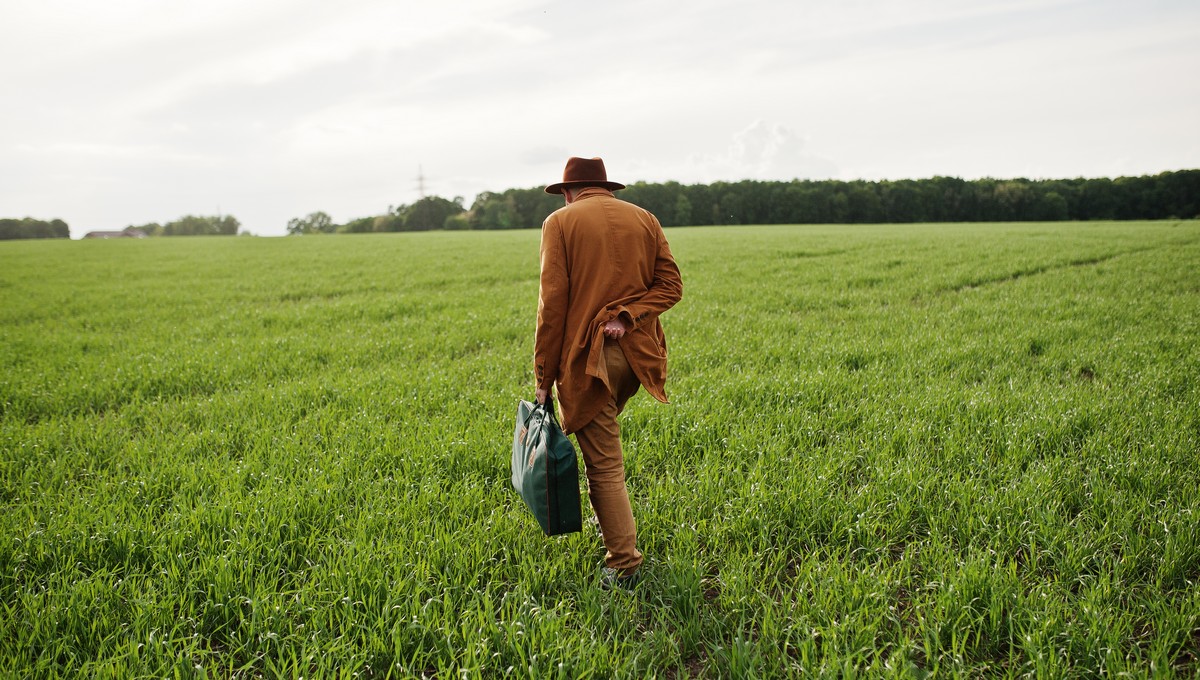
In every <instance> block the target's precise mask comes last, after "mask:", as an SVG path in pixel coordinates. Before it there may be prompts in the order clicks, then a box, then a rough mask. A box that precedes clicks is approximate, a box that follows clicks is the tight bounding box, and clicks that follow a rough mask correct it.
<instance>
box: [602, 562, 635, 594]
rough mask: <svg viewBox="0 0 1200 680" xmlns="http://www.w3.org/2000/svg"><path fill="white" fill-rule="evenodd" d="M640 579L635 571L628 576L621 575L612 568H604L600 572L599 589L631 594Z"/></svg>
mask: <svg viewBox="0 0 1200 680" xmlns="http://www.w3.org/2000/svg"><path fill="white" fill-rule="evenodd" d="M640 578H641V577H640V576H639V574H638V573H637V572H636V571H634V572H632V573H629V574H622V573H621V572H619V571H617V570H616V569H613V568H612V567H604V568H603V569H601V570H600V589H601V590H610V591H611V590H623V591H625V592H627V593H632V592H633V589H634V587H635V586H637V584H638V581H639V580H640Z"/></svg>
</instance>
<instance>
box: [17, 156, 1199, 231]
mask: <svg viewBox="0 0 1200 680" xmlns="http://www.w3.org/2000/svg"><path fill="white" fill-rule="evenodd" d="M620 196H621V198H623V199H625V200H627V201H629V202H631V203H635V204H637V205H640V206H642V207H643V208H646V209H647V210H649V211H651V212H653V213H654V214H655V215H657V216H658V219H659V221H661V222H662V224H663V226H667V227H674V226H706V225H738V224H849V223H887V222H1027V221H1060V220H1161V219H1192V218H1197V217H1200V170H1179V171H1175V172H1164V173H1160V174H1157V175H1143V176H1140V177H1118V178H1116V179H1107V178H1099V179H1083V178H1078V179H1049V180H1029V179H1024V178H1018V179H991V178H985V179H976V180H964V179H959V178H956V177H932V178H928V179H916V180H912V179H906V180H884V181H878V182H873V181H864V180H856V181H840V180H792V181H790V182H781V181H756V180H743V181H740V182H715V183H713V184H680V183H679V182H665V183H648V182H637V183H634V184H631V185H629V186H628V187H626V188H625V189H624V190H623V191H621V192H620ZM562 205H563V202H562V197H560V196H553V195H550V194H547V193H545V192H544V191H543V190H542V187H533V188H529V189H508V190H507V191H503V192H491V191H485V192H483V193H481V194H479V195H478V196H476V197H475V201H474V202H473V203H472V204H471V207H470V208H466V207H465V206H464V204H463V199H462V198H461V197H455V198H454V199H453V200H448V199H445V198H442V197H440V196H426V197H423V198H421V199H420V200H418V201H416V202H415V203H413V204H411V205H400V206H396V207H389V208H388V211H387V212H386V213H384V214H382V215H375V216H371V217H360V218H358V219H354V220H350V221H349V222H346V223H344V224H338V223H335V222H334V221H333V219H332V218H331V217H330V216H329V215H328V214H326V213H324V212H321V211H318V212H314V213H310V214H308V215H307V216H305V217H300V218H294V219H292V220H289V221H288V225H287V231H288V233H289V234H334V233H364V232H394V231H429V230H434V229H446V230H461V229H525V228H536V227H539V226H540V225H541V224H542V221H543V220H544V219H545V218H546V216H547V215H549V214H550V213H551V212H554V211H555V210H557V209H558V208H560V207H562ZM240 227H241V223H240V222H238V220H237V219H236V218H234V217H232V216H229V215H225V216H198V215H187V216H184V217H181V218H179V219H178V220H174V221H172V222H167V223H166V224H159V223H157V222H153V223H150V224H143V225H138V226H133V225H131V226H130V227H129V229H138V230H140V231H142V232H143V233H145V234H146V235H147V236H197V235H226V236H232V235H235V234H237V233H238V230H239V229H240ZM69 236H70V231H69V229H68V228H67V223H66V222H63V221H62V220H58V219H55V220H49V221H43V220H35V219H33V218H28V217H27V218H24V219H0V239H14V238H68V237H69Z"/></svg>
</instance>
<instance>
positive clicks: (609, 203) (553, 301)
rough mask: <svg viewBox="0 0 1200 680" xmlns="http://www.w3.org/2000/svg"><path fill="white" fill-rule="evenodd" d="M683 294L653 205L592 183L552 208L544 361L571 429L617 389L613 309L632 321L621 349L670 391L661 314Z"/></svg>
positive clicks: (643, 379)
mask: <svg viewBox="0 0 1200 680" xmlns="http://www.w3.org/2000/svg"><path fill="white" fill-rule="evenodd" d="M682 297H683V280H682V279H681V278H680V276H679V268H678V267H677V266H676V265H675V258H674V257H672V255H671V248H670V246H668V245H667V239H666V236H665V235H664V234H663V230H662V227H661V226H660V225H659V223H658V220H657V219H656V218H655V217H654V215H652V214H651V213H650V212H649V211H647V210H643V209H642V208H639V207H637V206H635V205H633V204H632V203H626V202H625V201H622V200H619V199H617V198H616V197H615V196H613V194H612V192H611V191H609V190H607V189H602V188H599V187H589V188H586V189H584V190H582V191H581V192H580V193H579V194H578V196H577V197H576V198H575V200H574V201H572V202H571V204H570V205H567V206H566V207H564V208H560V209H559V210H556V211H555V212H554V213H552V214H551V215H550V216H549V217H547V218H546V221H545V222H544V223H543V224H542V244H541V288H540V290H539V294H538V314H537V335H536V338H535V341H534V370H535V372H536V375H537V385H538V387H539V388H542V389H549V388H550V386H551V385H557V387H558V400H559V405H560V407H561V408H562V426H563V430H565V431H566V432H574V431H576V430H578V429H580V428H582V427H583V426H585V425H587V424H588V423H590V422H591V421H592V419H593V418H595V416H596V414H597V413H598V412H599V411H600V409H601V407H602V406H603V405H604V403H605V402H606V401H607V400H608V398H609V394H610V390H609V387H608V371H607V365H606V363H605V361H604V342H605V336H604V324H605V323H607V322H609V321H612V320H613V319H617V318H621V319H623V320H624V321H625V324H626V326H627V328H628V329H629V330H628V331H627V332H626V333H625V335H624V336H623V337H622V338H621V339H620V343H621V349H622V350H623V352H624V353H625V358H626V359H627V360H628V361H629V365H630V367H631V368H632V369H633V372H634V374H635V375H636V376H637V379H638V381H639V382H640V383H641V384H642V386H643V387H645V388H646V391H647V392H649V393H650V394H651V395H653V396H654V398H656V399H658V400H659V401H662V402H665V401H667V393H666V390H665V386H666V381H667V340H666V336H665V334H664V333H663V328H662V324H661V323H660V322H659V319H658V317H659V315H660V314H662V313H663V312H665V311H666V310H668V309H670V308H671V306H672V305H674V304H675V303H676V302H678V301H679V300H680V299H681V298H682ZM610 342H611V341H610Z"/></svg>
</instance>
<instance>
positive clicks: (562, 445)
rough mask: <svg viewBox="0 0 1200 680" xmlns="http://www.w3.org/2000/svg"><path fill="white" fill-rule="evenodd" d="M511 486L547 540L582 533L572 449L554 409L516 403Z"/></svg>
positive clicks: (547, 402)
mask: <svg viewBox="0 0 1200 680" xmlns="http://www.w3.org/2000/svg"><path fill="white" fill-rule="evenodd" d="M512 484H513V488H514V489H516V490H517V493H519V494H521V498H523V499H524V500H525V504H526V505H528V506H529V509H530V510H532V511H533V516H534V517H536V518H537V521H538V524H540V525H542V531H544V532H546V535H547V536H556V535H558V534H567V533H571V532H573V531H581V530H582V529H583V519H582V517H581V516H580V514H579V463H578V461H577V459H576V457H575V447H574V446H572V445H571V440H570V439H567V435H565V434H563V431H562V428H561V427H559V425H558V419H557V418H555V417H554V404H553V402H551V401H550V399H546V403H545V404H534V403H531V402H528V401H525V400H521V401H520V402H518V403H517V426H516V429H515V430H514V431H513V457H512Z"/></svg>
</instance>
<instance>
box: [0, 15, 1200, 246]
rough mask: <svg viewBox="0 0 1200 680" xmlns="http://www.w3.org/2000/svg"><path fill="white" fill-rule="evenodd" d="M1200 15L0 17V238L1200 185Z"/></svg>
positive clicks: (267, 229)
mask: <svg viewBox="0 0 1200 680" xmlns="http://www.w3.org/2000/svg"><path fill="white" fill-rule="evenodd" d="M1198 74H1200V2H1196V1H1195V0H1123V1H1106V0H1088V1H1056V0H1038V1H1036V2H1023V1H1021V0H1006V1H1003V2H1001V1H993V0H984V1H979V2H970V1H967V0H848V1H839V2H833V1H831V0H828V1H824V2H816V1H814V0H738V1H737V2H729V1H720V2H718V1H709V0H690V1H689V2H677V1H676V2H665V1H660V0H640V1H636V2H635V1H633V0H628V1H626V0H620V1H612V0H609V1H606V2H603V3H599V2H596V3H585V2H580V1H578V0H571V1H569V2H568V1H557V2H547V1H538V0H503V1H492V0H423V1H421V2H411V1H408V0H403V1H402V0H342V1H340V2H327V1H317V0H286V1H285V0H204V1H203V2H193V1H191V0H189V1H186V2H185V1H183V0H105V1H104V2H97V1H95V0H0V91H2V92H3V97H4V105H3V106H2V107H0V217H25V216H32V217H36V218H40V219H50V218H54V217H59V218H62V219H64V220H66V221H67V222H68V223H69V224H70V225H71V232H72V235H73V236H75V237H78V236H81V235H82V234H83V233H84V232H86V231H89V230H93V229H119V228H122V227H125V226H127V225H130V224H142V223H146V222H167V221H170V220H173V219H177V218H179V217H181V216H183V215H186V214H202V215H213V214H218V213H220V214H229V215H233V216H235V217H237V218H238V219H239V220H240V221H241V222H242V224H243V228H244V229H247V230H249V231H251V232H253V233H256V234H263V235H268V234H282V233H284V231H285V229H286V226H287V221H288V219H290V218H292V217H301V216H304V215H306V214H308V213H310V212H313V211H316V210H323V211H325V212H328V213H329V214H330V215H332V216H333V218H334V220H335V221H337V222H345V221H348V220H350V219H353V218H356V217H364V216H368V215H377V214H381V213H383V212H384V211H386V210H387V209H388V207H389V206H390V205H399V204H403V203H412V202H413V201H415V200H417V198H418V181H417V178H418V174H419V173H423V175H424V177H425V188H426V192H427V193H430V194H436V195H440V196H443V197H446V198H453V197H455V196H461V197H463V198H464V199H465V201H466V205H467V206H468V207H469V206H470V203H471V201H472V200H473V198H474V196H475V195H476V194H477V193H478V192H480V191H502V190H504V189H508V188H513V187H533V186H543V185H545V184H547V183H550V182H553V181H555V180H557V179H558V178H559V177H561V174H562V167H563V164H564V162H565V160H566V158H567V157H568V156H571V155H579V156H588V157H590V156H601V157H603V158H604V160H605V164H606V165H607V167H608V171H609V178H610V179H613V180H615V181H619V182H625V183H631V182H634V181H638V180H645V181H651V182H656V181H666V180H677V181H680V182H684V183H696V182H711V181H715V180H739V179H747V178H751V179H779V180H788V179H793V178H813V179H826V178H834V179H856V178H865V179H899V178H921V177H929V176H933V175H952V176H959V177H965V178H977V177H983V176H991V177H1017V176H1022V177H1031V178H1047V177H1079V176H1085V177H1099V176H1118V175H1137V174H1148V173H1158V172H1162V171H1166V170H1179V169H1184V168H1197V167H1200V75H1198Z"/></svg>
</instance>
